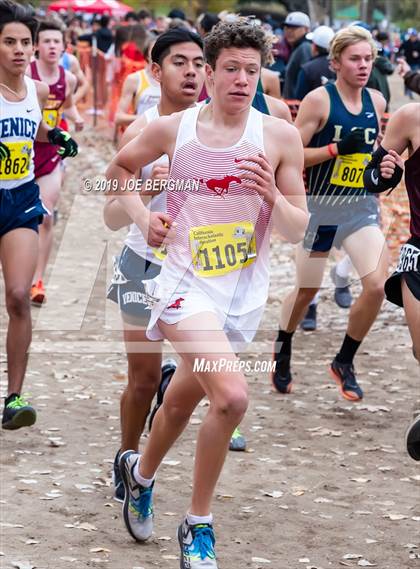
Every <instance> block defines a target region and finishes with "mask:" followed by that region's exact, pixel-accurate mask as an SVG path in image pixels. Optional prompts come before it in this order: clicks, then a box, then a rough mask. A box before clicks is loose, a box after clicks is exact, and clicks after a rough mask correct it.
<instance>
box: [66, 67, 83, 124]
mask: <svg viewBox="0 0 420 569" xmlns="http://www.w3.org/2000/svg"><path fill="white" fill-rule="evenodd" d="M76 83H77V79H76V77H75V76H74V75H73V73H71V72H70V71H66V99H65V101H64V104H63V109H64V110H65V111H66V116H67V117H68V118H69V119H70V120H71V121H72V122H74V125H75V127H76V130H77V131H80V130H83V126H84V120H83V118H82V117H81V116H80V114H79V111H78V110H77V107H76V105H75V102H74V94H73V93H74V90H75V88H76Z"/></svg>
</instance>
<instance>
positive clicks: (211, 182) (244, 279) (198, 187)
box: [107, 19, 308, 569]
mask: <svg viewBox="0 0 420 569" xmlns="http://www.w3.org/2000/svg"><path fill="white" fill-rule="evenodd" d="M270 54H271V45H270V43H269V40H268V39H267V38H266V35H265V33H264V31H263V30H262V29H261V28H258V27H256V26H253V25H250V24H248V23H247V22H245V21H244V20H243V19H241V20H238V21H236V22H234V23H227V22H222V23H220V24H219V25H218V26H216V27H215V28H214V30H212V32H211V33H210V34H208V36H206V39H205V55H206V61H207V63H208V65H207V68H206V71H207V74H208V79H209V81H210V83H211V84H212V100H211V102H210V103H209V104H208V105H205V106H204V107H202V108H201V109H199V110H197V109H189V110H187V111H185V112H184V113H176V114H175V115H172V116H171V117H162V118H160V119H159V120H157V121H155V122H154V123H151V124H150V125H148V127H147V128H146V129H145V130H144V131H143V133H142V134H140V135H139V136H138V137H137V138H136V139H134V140H133V141H132V142H131V143H130V144H128V145H127V146H125V147H124V148H123V149H122V150H121V151H120V152H119V154H118V155H117V156H116V158H114V160H113V162H112V163H111V165H110V166H109V168H108V171H107V176H108V178H110V179H117V180H118V181H119V183H120V184H121V187H122V185H123V184H124V183H125V182H126V181H127V180H131V179H132V178H133V176H134V175H135V173H136V171H137V169H138V168H139V167H142V166H144V165H145V164H147V163H149V162H151V161H152V160H155V159H156V158H157V157H158V156H161V155H162V154H167V155H168V156H169V160H170V163H171V172H170V179H169V180H168V186H167V189H168V196H167V200H168V213H169V215H165V216H163V215H162V214H159V213H150V212H149V211H148V210H147V209H146V208H145V207H144V206H143V205H142V203H141V202H140V200H138V197H136V196H133V195H120V196H118V200H119V202H120V203H121V205H122V207H123V208H124V209H125V211H127V213H128V214H129V215H130V217H131V218H132V219H133V221H134V222H135V223H136V224H137V225H138V226H139V227H140V229H141V231H142V232H143V233H144V235H147V236H148V237H147V239H148V243H149V244H151V245H152V246H159V245H160V244H161V243H162V241H163V240H164V239H165V238H167V237H168V236H169V239H170V242H169V245H168V256H167V257H166V259H165V261H164V263H163V268H162V274H165V275H166V276H168V278H169V279H171V281H170V282H171V283H173V284H174V289H173V290H172V291H170V290H169V288H170V287H168V286H167V284H166V283H163V282H162V280H163V279H160V277H159V279H158V281H159V282H157V283H156V282H155V284H156V291H157V293H158V295H162V297H161V298H162V300H161V301H160V302H158V304H157V305H155V306H154V308H153V309H152V322H151V328H150V332H151V333H152V334H153V335H154V336H155V335H157V334H158V333H159V335H162V336H164V337H165V338H167V339H168V340H169V341H170V342H171V343H172V345H173V346H174V347H175V349H176V350H177V351H178V353H179V355H180V356H181V358H182V361H181V363H180V365H179V366H178V367H177V370H176V372H175V374H174V377H173V378H172V381H171V383H170V385H169V387H168V390H167V392H166V394H165V398H164V401H163V405H162V406H161V408H160V409H159V411H158V413H157V414H156V417H155V421H154V423H153V428H152V431H151V435H150V437H149V439H148V442H147V444H146V449H145V452H144V454H143V455H142V457H141V460H139V456H138V455H136V454H135V453H132V452H128V453H124V454H123V455H122V457H121V460H120V466H121V467H122V469H123V471H124V474H123V476H124V477H125V481H126V482H125V487H126V492H127V494H129V496H128V497H126V501H127V502H128V507H127V515H125V522H126V525H127V527H128V529H129V531H130V532H131V533H132V534H133V533H135V534H136V535H137V536H138V539H141V540H145V539H147V538H148V537H150V535H151V533H152V527H153V506H152V489H153V484H154V477H155V473H156V471H157V468H158V466H159V464H160V463H161V461H162V460H163V458H164V456H165V454H166V452H167V451H168V450H169V449H170V447H171V446H172V445H173V444H174V442H175V441H176V439H177V438H178V437H179V435H180V434H181V433H182V431H183V430H184V428H185V426H186V425H187V424H188V421H189V418H190V416H191V414H192V412H193V411H194V409H195V407H196V406H197V404H198V403H199V401H200V400H201V399H202V398H203V397H204V396H205V395H206V396H207V397H208V399H209V402H210V405H209V410H208V413H207V415H206V417H205V419H204V421H203V423H202V425H201V427H200V430H199V433H198V439H197V448H196V455H195V466H194V481H193V493H192V501H191V505H190V507H189V511H188V514H187V516H186V518H185V519H184V521H183V522H182V524H181V525H180V527H179V530H178V538H179V543H180V548H181V566H183V567H190V568H191V569H216V568H217V561H216V554H215V551H214V542H215V540H214V533H213V526H212V516H211V513H210V511H211V501H212V497H213V494H214V489H215V486H216V483H217V480H218V478H219V476H220V473H221V469H222V467H223V463H224V460H225V456H226V452H227V450H228V446H229V441H230V437H231V434H232V431H233V430H234V428H235V427H236V426H237V425H238V424H239V422H240V421H241V419H242V417H243V415H244V413H245V411H246V408H247V405H248V396H247V385H246V380H245V377H244V374H243V373H242V372H241V371H240V368H239V366H238V365H237V364H238V359H237V357H236V355H235V351H234V348H233V346H232V345H231V343H230V341H229V339H228V336H227V333H229V334H230V337H234V336H237V337H238V338H244V339H247V340H249V339H251V334H248V333H247V329H248V330H252V329H253V330H254V331H255V329H256V327H257V326H258V321H257V317H256V314H259V315H260V314H261V311H262V307H263V305H264V303H265V300H266V296H267V287H268V266H267V261H266V259H267V257H266V252H267V247H268V236H267V237H266V231H265V230H266V229H267V228H268V227H269V226H271V225H274V226H276V227H277V228H278V229H279V230H280V231H281V233H282V235H283V236H284V238H286V239H287V240H289V241H292V242H298V241H300V240H301V239H302V238H303V235H304V232H305V229H306V225H307V221H308V214H307V209H306V199H305V190H304V184H303V179H302V167H303V148H302V143H301V141H300V137H299V134H298V132H297V130H296V129H295V127H293V126H292V125H290V124H288V123H287V122H286V121H284V120H281V119H277V118H274V117H270V116H263V117H261V115H260V114H259V113H258V111H251V110H250V108H251V104H252V100H253V98H254V95H255V92H256V88H257V83H258V77H259V75H260V69H261V65H262V64H265V63H266V62H267V60H268V58H269V56H270ZM180 181H181V182H183V187H182V188H181V187H179V186H178V187H177V186H176V184H177V183H179V182H180ZM244 197H245V198H246V199H244ZM270 212H271V218H270ZM174 215H175V216H177V217H176V219H173V217H172V216H174ZM175 223H177V226H176V234H175V236H174V233H175V230H174V224H175ZM256 268H258V270H256ZM259 273H261V274H259ZM173 275H177V276H178V277H179V278H178V281H177V280H176V279H175V278H174V276H173ZM252 278H254V279H256V281H255V285H254V283H253V282H252ZM251 282H252V285H251ZM178 286H179V287H180V288H179V289H178V290H177V287H178ZM236 286H237V287H238V289H237V293H236V294H235V292H234V290H232V289H231V288H230V287H236ZM239 290H240V292H238V291H239ZM184 291H185V292H186V294H185V295H182V294H180V293H181V292H182V293H184ZM171 293H174V294H171ZM164 297H167V298H169V299H170V300H169V305H166V306H163V298H164ZM151 300H152V299H151ZM199 303H201V304H200V306H198V304H199ZM172 313H174V314H175V316H173V314H172ZM176 314H177V315H176ZM225 324H226V325H225ZM197 358H205V359H206V361H208V362H209V363H210V364H211V365H210V366H209V367H207V366H206V369H205V370H204V371H203V370H197V369H194V362H195V361H196V359H197ZM225 366H227V369H226V367H225Z"/></svg>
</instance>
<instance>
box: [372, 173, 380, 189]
mask: <svg viewBox="0 0 420 569" xmlns="http://www.w3.org/2000/svg"><path fill="white" fill-rule="evenodd" d="M370 179H371V180H372V182H373V184H374V185H375V186H377V185H378V182H379V179H378V176H376V174H375V172H374V171H373V170H372V172H371V173H370Z"/></svg>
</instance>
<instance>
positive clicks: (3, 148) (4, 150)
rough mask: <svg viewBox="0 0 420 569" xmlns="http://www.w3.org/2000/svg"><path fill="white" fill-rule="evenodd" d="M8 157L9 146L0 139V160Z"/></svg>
mask: <svg viewBox="0 0 420 569" xmlns="http://www.w3.org/2000/svg"><path fill="white" fill-rule="evenodd" d="M8 158H10V150H9V147H8V146H7V145H6V144H4V143H3V142H1V141H0V160H7V159H8Z"/></svg>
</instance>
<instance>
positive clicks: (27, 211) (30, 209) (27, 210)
mask: <svg viewBox="0 0 420 569" xmlns="http://www.w3.org/2000/svg"><path fill="white" fill-rule="evenodd" d="M35 208H36V206H35V205H33V206H32V207H30V208H29V209H25V213H29V212H30V211H32V210H33V209H35Z"/></svg>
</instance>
